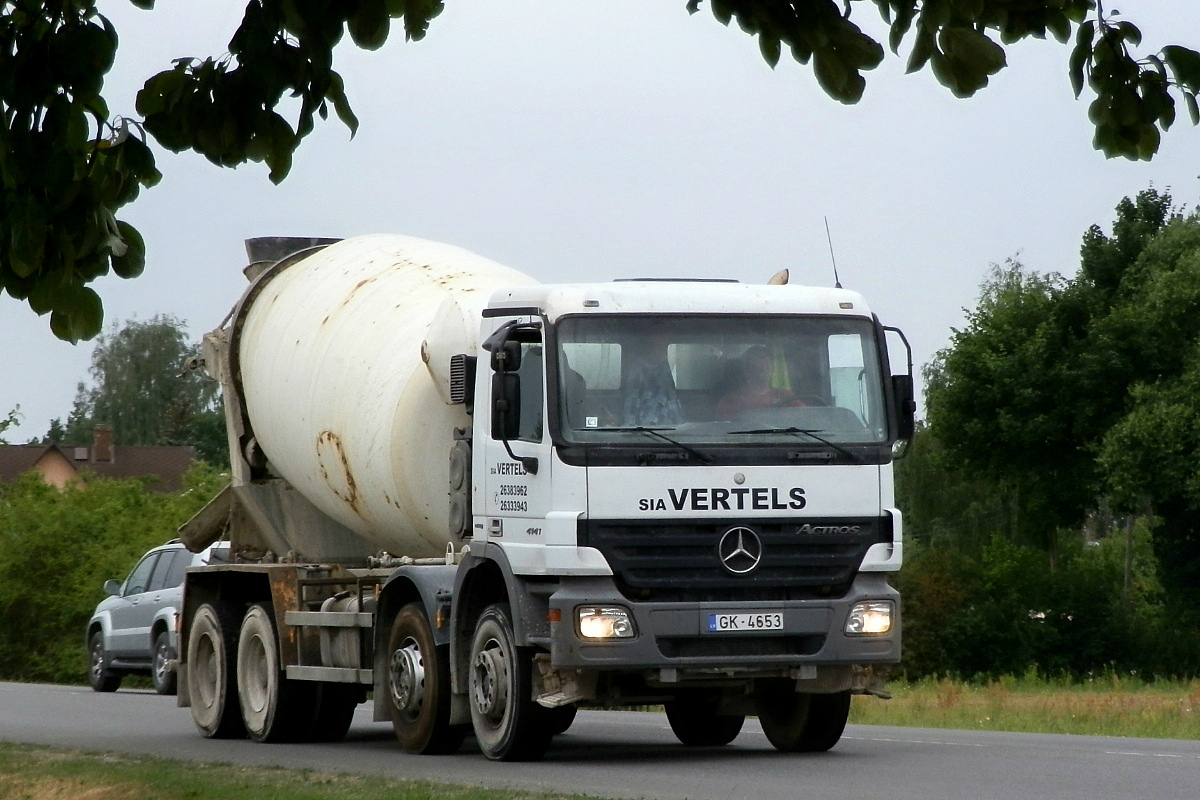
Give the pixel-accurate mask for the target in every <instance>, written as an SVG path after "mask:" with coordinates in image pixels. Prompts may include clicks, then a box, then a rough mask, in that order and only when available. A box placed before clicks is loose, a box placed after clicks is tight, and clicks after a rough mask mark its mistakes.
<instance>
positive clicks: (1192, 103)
mask: <svg viewBox="0 0 1200 800" xmlns="http://www.w3.org/2000/svg"><path fill="white" fill-rule="evenodd" d="M1183 101H1184V102H1185V103H1187V107H1188V114H1189V115H1190V116H1191V118H1192V124H1193V125H1200V104H1198V103H1197V102H1196V95H1194V94H1184V96H1183Z"/></svg>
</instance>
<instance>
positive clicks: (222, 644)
mask: <svg viewBox="0 0 1200 800" xmlns="http://www.w3.org/2000/svg"><path fill="white" fill-rule="evenodd" d="M239 619H240V618H239V615H238V612H237V606H235V605H232V604H230V603H205V604H204V605H202V606H200V608H198V609H197V610H196V615H195V616H194V617H192V627H191V632H190V633H189V634H188V646H187V656H188V657H187V661H188V670H187V680H188V694H189V696H190V698H191V707H192V720H193V721H194V722H195V723H196V727H197V728H199V729H200V732H201V733H202V734H204V735H205V736H206V737H208V738H209V739H233V738H237V737H239V736H242V735H244V734H245V732H246V728H245V726H244V725H243V724H242V715H241V712H240V710H239V708H238V687H237V676H236V664H237V646H238V623H239Z"/></svg>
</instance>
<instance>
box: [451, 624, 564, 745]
mask: <svg viewBox="0 0 1200 800" xmlns="http://www.w3.org/2000/svg"><path fill="white" fill-rule="evenodd" d="M532 672H533V653H532V652H531V651H530V650H529V649H527V648H523V647H517V644H516V636H515V635H514V633H513V625H512V612H511V611H510V610H509V607H508V604H507V603H497V604H495V605H490V606H488V607H487V608H486V609H484V612H483V614H481V615H480V617H479V622H478V624H477V625H476V626H475V638H474V639H473V640H472V641H471V662H470V699H471V725H472V727H473V728H474V729H475V739H476V740H477V741H478V742H479V749H480V750H482V751H483V754H484V755H485V756H487V757H488V758H490V759H491V760H493V761H537V760H540V759H541V758H542V756H543V755H545V754H546V748H547V747H549V746H550V739H551V738H552V737H553V735H554V734H553V733H552V732H551V728H550V726H549V724H548V722H547V720H546V718H545V714H544V713H543V712H544V711H545V709H543V708H542V707H541V706H539V705H538V704H537V703H535V702H534V700H533V688H532Z"/></svg>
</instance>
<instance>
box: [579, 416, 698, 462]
mask: <svg viewBox="0 0 1200 800" xmlns="http://www.w3.org/2000/svg"><path fill="white" fill-rule="evenodd" d="M590 430H600V431H615V432H618V433H624V432H629V433H648V434H650V435H651V436H656V437H658V438H659V439H662V440H663V441H664V442H667V443H668V444H673V445H675V446H676V447H678V448H679V449H680V450H682V451H683V452H685V453H687V454H688V455H690V456H694V457H696V458H698V459H700V460H701V461H703V462H704V463H705V464H711V463H713V461H715V459H714V458H713V457H712V456H710V455H709V454H708V453H701V452H700V451H699V450H696V449H695V448H693V447H688V446H687V445H686V444H684V443H683V442H678V441H676V440H674V439H672V438H671V437H670V436H667V435H666V434H664V433H662V431H673V430H675V429H674V428H672V427H664V428H648V427H646V426H645V425H637V426H632V427H628V428H591V429H590ZM644 455H645V456H646V459H645V461H649V460H651V459H652V458H653V454H652V453H651V454H644ZM638 461H642V463H645V461H643V456H638Z"/></svg>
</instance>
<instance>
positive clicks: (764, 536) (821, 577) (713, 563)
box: [580, 517, 892, 602]
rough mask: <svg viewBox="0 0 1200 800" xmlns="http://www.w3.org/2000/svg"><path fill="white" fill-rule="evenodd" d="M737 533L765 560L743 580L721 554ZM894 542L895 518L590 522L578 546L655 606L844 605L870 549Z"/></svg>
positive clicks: (629, 592) (628, 593)
mask: <svg viewBox="0 0 1200 800" xmlns="http://www.w3.org/2000/svg"><path fill="white" fill-rule="evenodd" d="M734 527H744V528H747V529H749V530H750V531H752V532H753V533H754V534H755V535H756V536H757V537H758V539H759V540H760V541H761V543H762V548H761V560H760V561H759V562H758V564H757V566H755V567H754V568H753V569H751V570H749V571H747V572H746V573H745V574H734V573H733V572H731V571H730V570H728V569H726V567H725V566H724V565H723V563H722V561H721V557H720V553H719V552H718V545H719V543H720V541H721V537H722V536H724V535H725V532H726V531H728V530H730V529H731V528H734ZM891 541H892V525H891V517H879V518H875V517H872V518H869V519H849V520H848V519H844V518H843V519H801V520H788V521H781V520H777V519H776V520H761V521H745V520H723V521H711V520H704V521H703V522H694V523H692V522H675V521H672V520H585V521H584V522H583V524H582V529H581V531H580V544H581V545H584V546H587V547H595V548H596V549H597V550H599V551H600V552H601V553H603V554H604V557H605V558H606V559H607V560H608V563H609V566H611V567H612V569H613V573H614V576H615V579H616V583H617V588H618V589H619V590H620V592H621V593H622V594H623V595H624V596H625V597H626V598H628V599H629V600H638V601H649V602H655V601H657V602H706V601H713V600H718V601H747V600H757V601H781V600H809V599H818V598H838V597H843V596H845V594H846V592H848V591H849V589H850V584H851V583H852V582H853V580H854V576H855V574H856V573H857V572H858V568H859V566H860V565H861V564H862V560H863V557H864V556H865V555H866V553H867V549H868V548H870V547H871V545H873V544H876V543H879V542H891ZM736 566H744V565H736Z"/></svg>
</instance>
